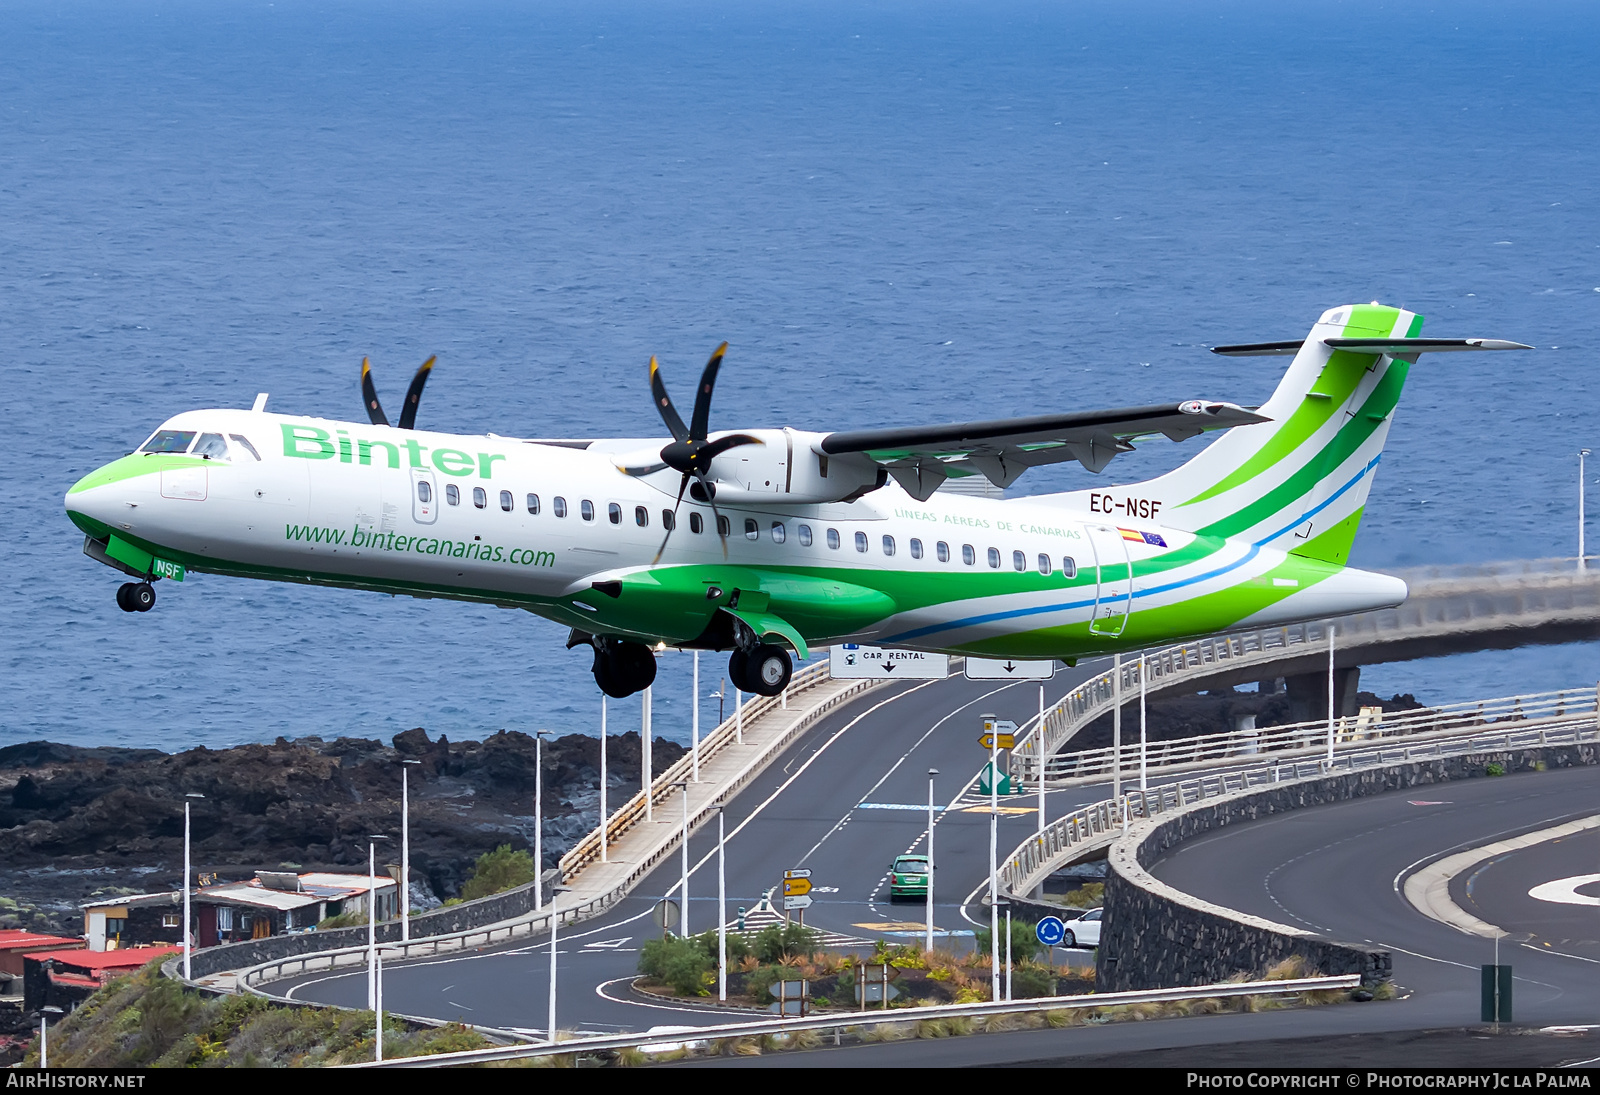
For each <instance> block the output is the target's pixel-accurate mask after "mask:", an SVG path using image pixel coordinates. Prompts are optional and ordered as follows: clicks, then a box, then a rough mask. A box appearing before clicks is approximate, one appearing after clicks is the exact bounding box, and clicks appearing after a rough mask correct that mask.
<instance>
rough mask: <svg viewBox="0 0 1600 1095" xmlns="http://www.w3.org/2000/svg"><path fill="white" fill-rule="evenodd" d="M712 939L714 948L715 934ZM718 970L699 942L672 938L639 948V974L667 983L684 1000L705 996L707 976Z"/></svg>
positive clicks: (646, 943)
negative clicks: (685, 997)
mask: <svg viewBox="0 0 1600 1095" xmlns="http://www.w3.org/2000/svg"><path fill="white" fill-rule="evenodd" d="M711 939H712V946H713V947H715V946H716V935H715V933H713V934H712V937H711ZM715 968H716V967H715V964H714V963H713V961H712V959H711V958H710V957H708V956H707V955H706V952H705V947H704V946H703V945H702V943H701V940H700V939H698V938H693V937H691V938H689V939H680V938H679V937H678V936H675V935H669V936H666V937H665V938H662V939H650V940H646V942H645V944H644V945H643V946H642V947H640V948H639V972H640V973H642V974H644V975H645V976H647V977H654V978H655V979H656V980H658V981H664V982H666V983H667V984H668V985H671V986H672V990H673V991H674V992H677V993H679V994H681V995H684V996H702V995H704V994H705V988H706V976H707V974H709V973H710V972H711V971H712V970H713V969H715Z"/></svg>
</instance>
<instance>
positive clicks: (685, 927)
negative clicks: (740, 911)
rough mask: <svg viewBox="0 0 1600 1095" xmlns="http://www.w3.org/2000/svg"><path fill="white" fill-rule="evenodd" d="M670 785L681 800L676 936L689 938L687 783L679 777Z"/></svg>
mask: <svg viewBox="0 0 1600 1095" xmlns="http://www.w3.org/2000/svg"><path fill="white" fill-rule="evenodd" d="M672 786H674V787H676V788H677V789H678V797H679V798H680V799H682V800H683V831H682V832H681V833H680V834H679V835H678V860H679V867H680V868H681V870H682V872H683V880H682V881H681V882H680V883H679V884H678V896H679V897H680V898H681V899H682V900H681V901H680V902H679V903H678V936H679V938H682V939H687V938H689V783H688V781H687V780H681V779H680V780H677V781H675V782H674V783H673V784H672Z"/></svg>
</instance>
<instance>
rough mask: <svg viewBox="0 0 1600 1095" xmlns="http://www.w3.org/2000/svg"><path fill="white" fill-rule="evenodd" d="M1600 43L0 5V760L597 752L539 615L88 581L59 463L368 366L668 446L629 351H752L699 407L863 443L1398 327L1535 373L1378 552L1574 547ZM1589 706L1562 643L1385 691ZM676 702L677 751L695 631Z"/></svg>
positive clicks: (319, 594) (1486, 404) (430, 400)
mask: <svg viewBox="0 0 1600 1095" xmlns="http://www.w3.org/2000/svg"><path fill="white" fill-rule="evenodd" d="M1596 57H1600V8H1596V6H1595V5H1593V4H1587V3H1564V2H1537V0H1535V2H1525V3H1519V4H1516V5H1511V4H1502V3H1461V4H1444V3H1408V2H1400V3H1393V2H1389V3H1377V2H1365V0H1351V2H1346V3H1331V2H1330V3H1315V2H1311V3H1297V4H1292V5H1285V4H1277V3H1271V4H1269V3H1244V2H1240V3H1232V2H1226V0H1222V2H1217V3H1205V4H1201V3H1161V2H1155V0H1148V2H1147V0H1118V2H1116V3H1096V2H1077V3H1071V4H1068V3H1051V4H1043V3H1013V2H1007V0H985V2H983V3H976V2H974V3H928V2H916V3H902V2H893V0H890V2H882V3H870V4H862V3H850V4H844V3H811V2H789V3H755V2H749V0H744V2H731V0H730V2H727V3H700V2H672V0H659V2H649V3H645V2H639V3H604V2H584V3H560V2H541V3H479V2H472V0H466V2H456V3H450V4H423V3H413V2H404V0H400V2H394V0H386V2H383V3H377V2H355V0H319V2H305V0H287V2H285V0H278V2H275V3H264V2H259V0H251V2H233V3H229V2H217V0H206V2H184V0H119V2H116V3H111V2H104V0H61V2H50V3H46V2H43V0H40V2H33V3H21V2H9V0H7V2H0V354H3V360H4V366H3V370H0V376H3V378H4V383H3V386H0V393H3V394H0V405H3V407H4V412H5V414H4V424H5V430H6V434H7V436H8V438H9V441H8V445H9V449H10V452H11V456H10V458H9V464H8V472H9V474H8V475H7V476H6V482H7V488H6V491H7V495H8V497H7V500H6V504H5V507H4V509H3V510H0V513H3V517H0V522H3V523H0V530H3V533H4V542H5V560H6V563H7V568H6V569H7V573H8V574H9V576H10V582H9V588H8V589H7V593H6V596H5V597H4V599H3V601H0V635H3V638H0V665H3V666H4V668H5V678H6V679H5V685H4V703H3V707H0V744H7V743H11V742H16V741H24V740H30V739H35V738H52V739H55V740H60V741H70V742H75V743H80V744H109V743H121V744H129V745H144V746H158V747H161V748H166V749H179V748H184V747H188V746H192V745H195V744H206V745H213V746H218V745H227V744H231V743H235V742H241V741H249V740H268V739H271V738H273V737H275V736H277V735H288V736H295V735H303V734H320V735H323V736H334V735H341V734H355V735H366V736H382V737H385V738H386V737H388V736H389V735H391V734H393V733H394V732H396V731H398V730H401V729H404V728H407V727H411V726H418V725H421V726H425V727H427V728H428V729H430V730H431V731H435V732H445V733H448V734H449V735H450V736H451V737H452V738H458V737H476V736H482V735H484V734H487V733H491V732H493V731H495V730H498V729H500V728H502V727H508V728H512V729H522V730H532V729H536V728H540V727H548V728H550V729H553V730H556V731H559V732H568V731H591V732H592V730H593V729H594V727H595V723H596V720H597V715H598V706H599V705H598V696H597V693H596V692H595V690H594V688H593V685H592V682H591V680H590V678H589V675H588V672H587V666H588V657H587V655H585V654H584V653H583V652H581V651H571V652H569V651H566V650H564V649H562V639H563V637H564V632H563V631H562V629H560V628H558V627H556V626H554V625H552V624H547V623H544V622H542V621H540V620H538V619H536V618H534V617H532V616H529V615H527V614H525V613H515V612H505V611H499V610H495V609H492V608H480V607H474V606H470V605H459V604H449V603H445V602H440V601H411V600H407V599H403V598H402V599H394V598H390V597H387V596H381V595H376V594H370V593H354V592H337V591H328V590H310V589H304V588H299V587H291V586H281V585H269V584H263V583H256V582H250V581H245V580H239V579H229V578H218V577H208V576H203V575H201V576H196V577H194V578H193V579H192V580H190V581H188V582H186V583H184V584H183V585H182V586H181V587H175V586H172V585H170V584H164V585H163V587H162V589H161V603H160V604H159V605H158V606H157V609H156V611H154V612H152V613H150V614H147V615H137V616H133V615H125V614H124V613H122V612H120V611H118V610H117V608H116V606H115V605H114V604H113V601H112V594H113V592H114V590H115V588H116V586H117V584H118V583H119V582H120V581H121V580H122V579H121V578H119V577H118V576H116V575H115V574H113V573H112V572H111V571H109V570H107V569H106V568H104V567H101V566H99V565H97V564H95V563H92V562H90V561H89V560H88V559H86V558H85V557H83V556H82V555H81V554H80V544H81V537H80V536H79V535H78V534H77V533H76V532H75V530H74V529H73V527H72V525H71V524H70V523H69V522H68V521H67V519H66V517H65V516H64V515H63V512H62V505H61V499H62V495H63V494H64V492H65V491H66V489H67V488H68V486H70V485H71V484H72V483H73V481H74V480H76V479H77V478H78V477H79V476H80V475H82V474H83V473H84V472H86V471H88V470H90V469H92V468H94V467H96V466H97V465H99V464H102V463H104V462H106V461H108V460H111V459H113V458H115V457H117V456H119V455H122V454H124V453H126V452H128V451H129V450H130V449H131V448H133V447H134V446H136V445H137V444H138V443H139V442H140V441H142V440H143V439H144V437H145V436H146V435H147V434H148V433H149V431H150V430H151V429H152V428H153V427H154V426H155V425H156V424H157V423H159V422H160V421H161V420H162V419H164V418H165V417H167V416H168V415H170V414H173V413H175V412H177V411H179V410H183V409H186V408H193V407H210V406H248V405H249V404H250V402H251V400H252V398H253V397H254V396H255V394H256V393H257V392H258V391H267V392H270V393H271V396H272V398H271V404H270V405H271V407H272V408H273V409H275V410H281V411H294V412H300V413H305V414H316V415H327V416H332V417H343V418H358V417H360V416H361V408H360V402H359V395H358V389H357V379H358V367H359V363H360V361H361V358H362V356H363V355H370V356H371V357H372V359H373V361H374V363H375V365H376V368H377V370H378V377H379V384H380V390H381V391H382V392H383V393H384V394H385V395H386V396H388V398H389V400H390V402H391V405H393V406H396V407H397V406H398V403H399V396H400V393H401V392H402V391H403V389H404V384H405V382H406V380H407V378H408V377H409V376H410V374H411V372H412V370H413V369H414V368H415V367H416V366H417V364H419V363H420V362H421V361H422V360H423V359H424V358H425V357H427V356H428V355H429V354H438V355H439V366H438V368H437V370H436V371H435V373H434V379H433V381H432V382H431V384H430V386H429V388H428V391H427V396H426V398H425V400H424V402H423V405H422V412H421V422H422V423H423V424H425V425H426V426H428V427H431V428H438V429H445V430H461V431H478V432H481V431H493V432H497V433H503V434H512V435H523V436H558V437H559V436H579V437H581V436H596V435H600V436H606V435H610V436H616V435H630V434H638V435H659V434H660V433H661V432H662V430H661V427H660V424H659V422H658V421H657V419H656V418H655V416H654V414H653V411H652V407H651V404H650V401H649V398H648V395H647V389H646V373H645V365H646V362H647V360H648V358H649V356H650V355H651V354H652V353H654V354H658V355H660V358H661V360H662V362H663V366H664V368H665V370H666V371H667V376H668V380H669V383H670V384H671V385H672V386H673V388H674V390H676V391H678V392H681V393H686V392H688V391H690V390H691V389H692V385H693V380H694V377H695V376H696V375H697V372H698V369H699V368H700V366H701V364H702V363H703V362H704V360H705V358H706V355H707V354H708V353H709V352H710V350H711V349H712V348H713V347H714V346H715V345H716V344H717V343H718V342H719V341H721V340H723V339H727V340H728V341H729V342H730V343H731V344H732V349H731V351H730V355H729V357H728V361H727V365H726V366H725V368H724V371H723V380H722V385H721V387H720V388H719V390H718V402H717V405H716V407H715V412H714V419H713V424H714V425H715V426H717V427H722V428H727V427H735V426H776V425H784V424H790V425H794V426H797V427H804V428H810V429H841V428H851V427H865V426H887V425H911V424H918V423H926V422H935V421H949V420H952V419H958V418H963V417H999V416H1004V415H1013V414H1029V413H1038V412H1041V411H1045V410H1071V409H1080V408H1082V409H1087V408H1092V407H1097V406H1117V405H1126V404H1130V403H1143V402H1153V401H1156V400H1170V399H1184V398H1190V397H1200V396H1204V397H1212V398H1222V399H1228V400H1234V401H1238V402H1241V403H1247V404H1248V403H1256V402H1259V401H1261V400H1262V399H1264V398H1265V396H1266V395H1267V393H1268V392H1269V391H1270V390H1271V389H1272V387H1273V385H1274V384H1275V383H1276V380H1277V377H1278V375H1279V372H1280V371H1281V367H1282V364H1283V363H1282V361H1281V360H1278V359H1244V360H1224V359H1219V358H1217V357H1214V356H1213V355H1211V354H1209V353H1207V352H1206V351H1205V349H1204V347H1205V346H1207V345H1211V344H1215V343H1218V342H1237V341H1256V340H1270V339H1287V338H1298V337H1300V336H1301V335H1303V334H1304V332H1305V331H1306V330H1307V329H1308V328H1309V325H1310V323H1311V322H1312V320H1313V319H1314V318H1315V317H1316V316H1317V315H1318V314H1319V313H1320V312H1321V311H1322V310H1323V309H1324V308H1326V307H1329V306H1331V305H1334V304H1340V303H1345V302H1349V301H1367V300H1374V299H1377V300H1381V301H1383V302H1385V303H1391V304H1396V305H1401V306H1403V307H1406V308H1410V309H1414V310H1416V311H1419V312H1422V313H1423V314H1425V315H1426V316H1427V317H1428V325H1427V328H1426V330H1425V333H1427V334H1434V335H1461V336H1490V337H1498V338H1510V339H1516V340H1519V341H1523V342H1528V343H1533V344H1535V345H1537V346H1538V348H1539V349H1538V352H1537V353H1528V354H1515V355H1514V354H1502V355H1452V356H1445V355H1436V356H1434V357H1431V358H1430V357H1425V358H1423V361H1422V365H1421V367H1420V368H1418V369H1416V370H1414V372H1413V380H1412V381H1411V383H1410V385H1409V387H1408V390H1407V393H1406V396H1405V399H1404V400H1403V402H1402V404H1401V408H1400V412H1399V414H1398V417H1397V420H1396V424H1395V426H1394V430H1393V433H1392V434H1391V438H1390V442H1389V447H1388V450H1387V452H1386V454H1385V459H1384V463H1383V465H1382V467H1381V469H1380V471H1379V473H1378V478H1377V484H1376V487H1375V489H1374V491H1373V494H1372V498H1371V501H1370V503H1369V505H1368V507H1367V516H1366V521H1365V525H1364V527H1363V529H1362V532H1361V535H1360V538H1359V539H1358V541H1357V544H1356V557H1355V560H1354V561H1355V562H1356V563H1357V564H1359V565H1364V566H1370V567H1376V568H1385V567H1408V566H1417V565H1423V564H1430V563H1460V562H1474V561H1487V560H1495V559H1504V558H1512V557H1533V556H1572V555H1573V554H1574V553H1575V550H1576V540H1577V517H1576V496H1577V459H1576V456H1575V452H1576V450H1577V449H1578V448H1579V447H1580V446H1584V445H1588V446H1592V447H1595V448H1597V449H1600V424H1597V421H1596V414H1597V411H1600V399H1597V397H1596V392H1597V384H1596V376H1597V369H1600V192H1597V187H1596V183H1597V180H1600V110H1596V107H1595V104H1596V103H1597V102H1600V66H1597V65H1596V64H1595V58H1596ZM1193 451H1194V443H1193V442H1191V443H1189V444H1188V445H1173V444H1171V443H1168V442H1165V441H1160V442H1151V443H1149V444H1147V445H1146V446H1145V447H1144V448H1143V449H1142V450H1141V451H1140V452H1138V453H1135V454H1130V455H1128V456H1124V457H1122V458H1120V459H1119V460H1118V461H1117V462H1116V463H1115V464H1114V465H1112V468H1111V469H1110V471H1109V472H1108V473H1107V477H1108V478H1109V479H1111V480H1121V481H1126V480H1133V479H1142V478H1146V477H1148V476H1150V475H1154V474H1157V473H1158V472H1160V471H1163V470H1165V469H1167V468H1169V467H1171V466H1173V465H1174V464H1175V463H1177V462H1179V461H1180V460H1182V459H1184V458H1186V457H1187V455H1190V454H1191V453H1192V452H1193ZM1589 467H1590V478H1591V481H1592V482H1591V489H1590V498H1591V500H1593V501H1595V502H1596V504H1600V487H1597V486H1596V485H1595V484H1596V483H1600V461H1596V462H1593V463H1591V464H1590V465H1589ZM1090 481H1091V477H1090V476H1088V474H1087V473H1085V472H1083V471H1082V470H1081V469H1079V468H1077V466H1076V465H1070V466H1067V467H1066V468H1065V469H1056V470H1053V471H1042V472H1033V473H1030V474H1029V475H1028V476H1027V477H1025V478H1024V479H1023V480H1022V481H1021V482H1020V483H1019V484H1018V486H1017V487H1016V488H1014V489H1013V493H1033V492H1044V491H1048V490H1062V489H1067V488H1069V487H1072V486H1075V485H1086V484H1087V483H1088V482H1090ZM1597 525H1600V523H1597ZM1593 543H1594V540H1593V539H1591V546H1592V545H1593ZM703 664H704V666H705V669H706V673H707V678H708V679H707V680H705V681H703V682H702V689H701V690H702V692H709V691H712V690H713V689H715V687H716V683H717V677H718V676H719V675H720V668H721V667H720V664H719V660H718V659H716V658H707V659H705V661H704V663H703ZM1597 676H1600V647H1597V646H1596V645H1586V646H1567V647H1553V648H1540V649H1533V650H1525V651H1520V652H1512V653H1493V654H1483V655H1474V656H1469V657H1458V658H1451V659H1442V660H1436V661H1431V662H1416V663H1410V664H1401V665H1391V666H1381V667H1374V668H1369V669H1368V670H1366V671H1365V673H1364V675H1363V681H1362V683H1363V686H1364V687H1368V688H1372V689H1373V690H1375V691H1378V692H1381V693H1385V694H1387V693H1389V692H1393V691H1410V692H1415V693H1416V694H1417V695H1418V696H1419V697H1420V698H1422V699H1424V700H1427V701H1435V702H1444V701H1451V700H1460V699H1468V698H1477V697H1482V696H1487V695H1499V694H1509V693H1516V692H1523V691H1529V690H1534V689H1546V688H1556V687H1561V686H1567V685H1574V686H1575V685H1582V684H1585V683H1587V684H1590V685H1592V684H1593V683H1594V682H1595V680H1596V678H1597ZM656 691H657V693H658V695H657V700H656V729H657V731H658V733H662V734H665V735H667V736H670V737H676V738H680V739H685V740H686V739H687V736H688V726H689V704H690V702H691V700H690V688H689V682H688V656H687V655H668V656H666V657H665V658H664V660H663V669H662V676H661V679H660V681H659V683H658V686H657V689H656ZM708 703H709V706H708V707H707V708H706V711H707V717H708V720H710V719H714V717H715V701H714V700H712V701H708ZM614 709H615V710H616V714H615V716H614V722H613V729H617V730H620V729H626V728H632V727H634V726H636V725H637V719H638V703H637V701H630V702H623V703H618V704H616V705H614Z"/></svg>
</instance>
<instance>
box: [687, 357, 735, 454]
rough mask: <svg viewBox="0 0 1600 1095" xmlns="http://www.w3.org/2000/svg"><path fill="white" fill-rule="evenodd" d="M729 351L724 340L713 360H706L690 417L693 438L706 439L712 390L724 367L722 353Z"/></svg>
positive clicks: (690, 433) (690, 432) (690, 429)
mask: <svg viewBox="0 0 1600 1095" xmlns="http://www.w3.org/2000/svg"><path fill="white" fill-rule="evenodd" d="M727 352H728V344H727V343H726V342H724V343H723V344H722V345H721V346H718V347H717V348H716V351H715V352H714V353H712V355H711V360H710V361H707V362H706V367H705V371H704V372H702V373H701V374H700V387H699V388H698V389H697V390H696V391H695V393H694V414H693V415H692V416H691V417H690V419H689V437H690V439H691V440H694V441H704V440H705V439H706V431H707V429H708V428H709V427H710V424H711V392H712V390H713V389H715V388H716V386H717V372H718V370H720V369H721V368H722V355H723V354H725V353H727Z"/></svg>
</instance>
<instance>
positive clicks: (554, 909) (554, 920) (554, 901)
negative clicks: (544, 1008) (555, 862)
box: [550, 886, 572, 1045]
mask: <svg viewBox="0 0 1600 1095" xmlns="http://www.w3.org/2000/svg"><path fill="white" fill-rule="evenodd" d="M571 889H572V887H570V886H553V887H551V889H550V1044H551V1045H554V1044H555V1040H556V929H557V928H558V927H559V926H560V924H561V910H560V908H559V905H560V903H561V895H562V894H564V893H568V892H570V891H571Z"/></svg>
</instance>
